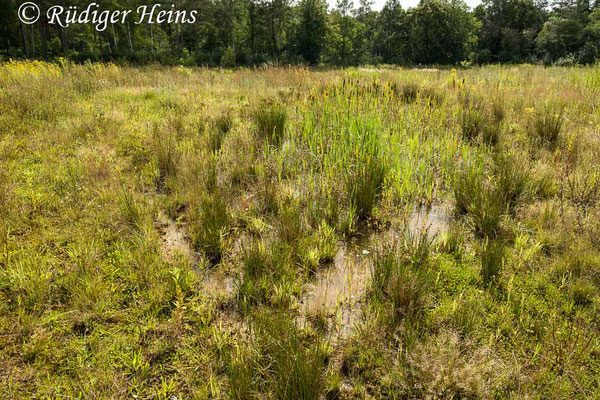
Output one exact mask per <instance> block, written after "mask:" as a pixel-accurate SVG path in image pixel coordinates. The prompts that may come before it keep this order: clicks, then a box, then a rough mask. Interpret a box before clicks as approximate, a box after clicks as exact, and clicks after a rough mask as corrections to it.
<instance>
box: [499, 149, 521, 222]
mask: <svg viewBox="0 0 600 400" xmlns="http://www.w3.org/2000/svg"><path fill="white" fill-rule="evenodd" d="M494 164H495V165H494V169H495V175H494V179H495V182H496V192H497V193H498V196H499V197H500V198H502V199H503V200H504V202H505V204H506V207H507V208H508V209H509V210H510V211H511V212H514V209H515V207H516V205H517V203H518V201H519V199H520V198H521V197H522V195H523V193H524V192H525V190H526V189H527V186H528V185H529V182H530V177H529V172H528V168H527V161H526V160H522V159H520V158H518V157H515V156H513V155H510V154H502V153H496V154H495V155H494Z"/></svg>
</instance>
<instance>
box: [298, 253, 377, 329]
mask: <svg viewBox="0 0 600 400" xmlns="http://www.w3.org/2000/svg"><path fill="white" fill-rule="evenodd" d="M369 253H370V252H369V250H367V249H366V248H365V247H364V246H359V245H351V246H343V247H341V248H340V249H339V251H338V253H337V255H336V257H335V260H334V262H333V265H331V266H329V268H324V269H322V270H320V271H319V272H318V273H317V274H316V276H315V278H314V281H313V283H312V284H311V285H310V286H309V290H308V291H307V293H306V294H305V296H304V297H303V299H302V304H303V305H302V307H303V309H302V311H303V317H304V318H308V319H310V318H313V317H315V316H318V315H321V316H324V317H326V318H327V319H328V320H333V321H332V322H334V323H333V324H331V325H332V327H333V328H335V332H332V333H333V336H334V338H338V339H344V338H346V337H348V336H349V334H350V333H351V329H352V327H353V326H354V325H355V323H356V321H358V319H359V318H360V315H361V312H360V310H361V309H360V300H361V298H362V297H363V295H364V293H365V291H366V285H367V280H368V275H369V268H368V265H369V260H368V255H369Z"/></svg>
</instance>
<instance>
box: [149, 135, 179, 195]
mask: <svg viewBox="0 0 600 400" xmlns="http://www.w3.org/2000/svg"><path fill="white" fill-rule="evenodd" d="M154 157H155V162H156V167H157V169H158V174H157V182H156V184H157V186H158V187H159V188H160V189H162V188H164V187H165V186H166V183H167V180H168V179H169V178H173V177H175V176H176V175H177V162H178V158H179V153H178V152H177V147H176V143H175V140H174V138H173V136H172V135H169V134H166V133H162V132H159V133H158V134H156V136H155V139H154Z"/></svg>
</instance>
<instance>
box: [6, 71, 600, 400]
mask: <svg viewBox="0 0 600 400" xmlns="http://www.w3.org/2000/svg"><path fill="white" fill-rule="evenodd" d="M596 76H597V66H595V67H592V66H590V67H581V68H556V67H552V68H541V67H536V66H528V65H522V66H505V67H504V66H489V67H484V68H471V69H460V70H452V69H440V70H411V69H395V68H380V69H370V68H350V69H343V70H308V69H300V68H264V69H260V70H245V69H241V70H235V71H229V70H212V69H203V68H197V69H186V70H181V69H179V68H176V67H174V68H170V67H158V66H154V67H145V68H134V67H120V66H116V65H103V64H88V65H71V64H65V65H64V66H63V67H57V66H54V65H49V64H44V63H32V62H13V63H8V64H3V65H2V66H0V87H1V88H2V89H1V90H0V398H8V399H13V398H14V399H20V398H23V399H29V398H133V397H135V398H138V399H153V398H163V399H168V398H172V396H176V397H177V398H178V399H184V398H185V399H188V398H190V399H228V398H234V399H261V400H271V399H317V398H329V399H333V398H338V399H366V398H397V399H410V398H439V399H450V398H453V399H457V398H473V399H493V398H498V399H501V398H502V399H503V398H544V399H545V398H548V399H563V398H569V399H570V398H574V399H587V398H597V397H598V396H599V395H600V393H599V392H598V387H599V385H598V382H599V380H600V374H599V373H598V371H600V359H599V357H598V352H599V351H600V347H599V346H600V341H599V339H598V335H597V334H596V332H597V331H598V313H597V309H598V306H599V302H600V296H599V295H598V293H599V290H598V288H599V287H600V279H599V276H600V241H599V240H598V238H599V237H600V228H599V227H598V223H597V221H598V218H599V216H600V204H599V201H600V170H599V169H598V165H597V164H598V162H597V160H598V159H600V140H599V137H600V136H599V135H600V114H598V112H597V110H598V105H599V104H600V103H599V102H600V92H599V91H598V86H597V84H596V81H597V79H596V78H595V77H596ZM48 88H52V90H49V89H48ZM423 209H431V210H433V211H434V212H433V213H432V215H435V218H433V217H432V219H431V221H429V222H430V223H432V226H431V227H430V231H429V232H428V231H427V230H426V229H422V228H421V229H415V227H414V226H413V225H414V224H413V223H414V222H416V221H413V220H412V218H413V216H414V215H415V214H419V213H420V210H423ZM434 219H435V221H434ZM434 223H435V226H434ZM434 230H435V232H437V235H433V233H434Z"/></svg>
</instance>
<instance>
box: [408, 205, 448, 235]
mask: <svg viewBox="0 0 600 400" xmlns="http://www.w3.org/2000/svg"><path fill="white" fill-rule="evenodd" d="M449 223H450V216H449V215H448V213H447V212H446V211H445V210H444V208H442V207H441V206H434V207H420V208H418V209H417V210H416V211H413V212H412V213H410V214H409V215H408V217H407V218H406V220H405V226H406V229H407V230H408V232H409V233H410V234H412V235H419V234H421V233H427V236H428V237H429V239H433V238H434V237H437V236H440V235H441V234H443V233H444V232H445V231H446V230H447V229H448V224H449Z"/></svg>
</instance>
